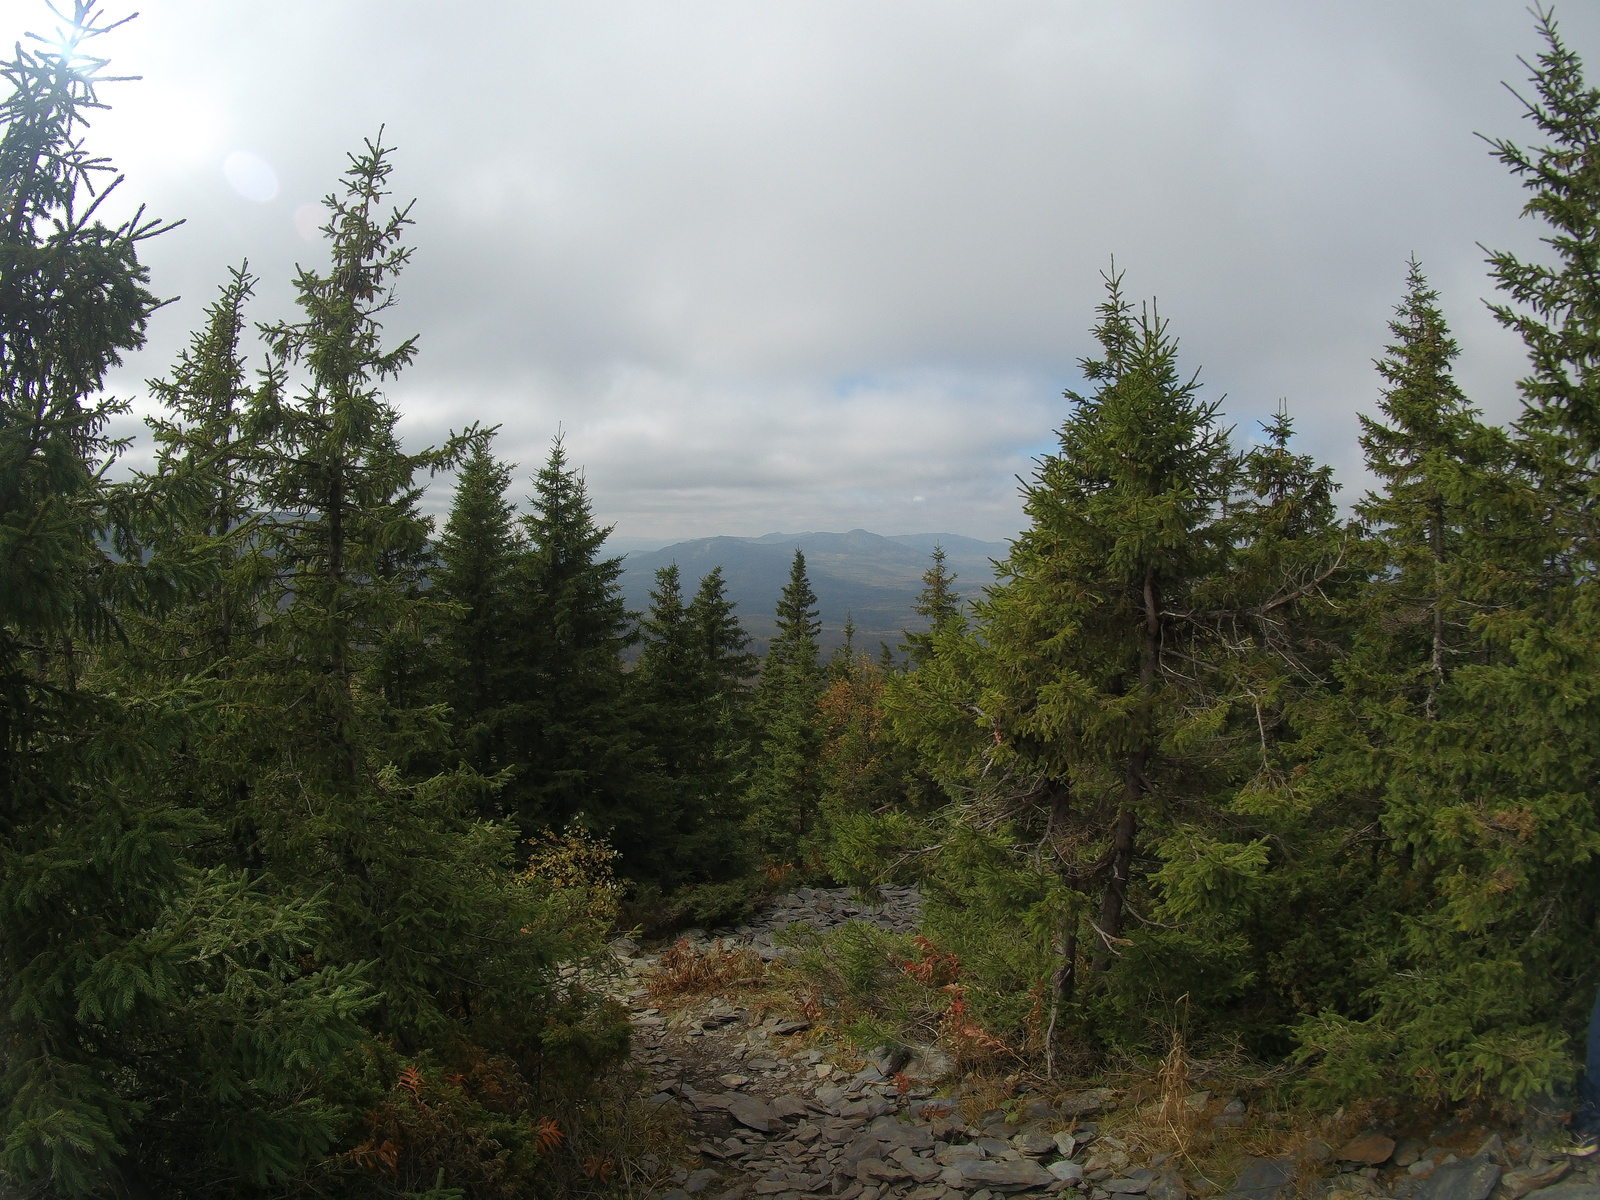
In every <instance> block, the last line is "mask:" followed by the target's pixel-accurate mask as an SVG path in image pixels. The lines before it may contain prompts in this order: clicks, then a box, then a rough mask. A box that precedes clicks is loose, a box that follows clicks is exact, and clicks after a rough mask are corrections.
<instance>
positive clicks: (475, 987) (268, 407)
mask: <svg viewBox="0 0 1600 1200" xmlns="http://www.w3.org/2000/svg"><path fill="white" fill-rule="evenodd" d="M390 172H391V165H390V161H389V152H388V151H387V150H386V149H385V148H384V147H383V146H382V145H381V143H379V142H368V143H367V145H366V147H365V149H364V150H363V151H362V152H361V153H359V154H355V155H352V156H351V158H350V165H349V168H348V170H347V171H346V173H345V179H344V184H345V186H344V190H343V191H342V192H339V193H335V194H334V195H331V196H330V197H329V198H328V199H327V201H326V206H327V211H328V221H327V223H326V225H324V227H323V232H324V234H325V235H326V237H327V239H328V242H329V247H330V250H331V254H332V261H331V263H330V264H329V266H328V268H327V269H326V270H325V271H317V270H314V269H311V268H301V269H300V271H299V273H298V276H297V278H296V288H297V292H298V295H299V303H300V309H301V313H300V319H299V320H298V321H294V322H279V323H277V324H274V325H271V326H269V327H267V328H266V330H265V332H266V334H267V337H268V340H269V345H270V346H271V348H272V351H273V359H272V361H271V362H270V363H269V367H268V370H267V373H266V375H265V377H264V380H263V383H262V386H261V388H260V389H259V390H258V391H257V393H256V396H255V397H254V400H253V402H252V406H251V411H250V414H249V419H248V421H247V424H246V428H247V430H248V431H249V432H250V434H251V435H252V436H253V437H255V438H257V439H258V441H259V451H258V461H259V462H260V464H261V467H260V471H259V476H258V479H257V484H256V486H257V489H258V494H259V496H260V503H261V505H262V507H263V509H265V510H266V513H267V514H270V515H269V516H267V517H266V518H264V520H263V524H262V527H261V530H260V533H259V535H258V538H259V543H260V545H261V548H262V553H263V556H264V558H265V559H266V560H267V562H268V563H269V564H270V568H271V573H270V575H269V576H268V578H267V579H266V580H265V582H264V586H263V590H262V592H261V595H260V598H259V602H258V603H259V608H258V613H257V626H258V628H257V631H256V634H255V640H254V642H253V644H252V646H251V647H250V649H249V651H248V653H241V655H240V659H239V661H238V663H237V668H236V669H235V670H233V671H231V672H230V673H229V680H228V684H229V690H228V693H227V699H228V702H229V710H230V713H231V715H232V717H233V721H232V724H231V727H230V728H229V730H228V731H227V737H226V738H219V739H218V742H217V746H216V752H217V753H219V754H221V755H223V756H226V757H228V758H230V759H232V760H234V761H238V762H244V763H249V764H250V765H251V768H252V770H251V776H250V779H249V781H248V789H247V793H246V795H245V796H244V797H243V799H242V800H241V801H240V803H242V804H243V805H244V806H245V807H246V809H247V811H248V812H249V814H250V816H251V818H252V820H253V822H254V824H255V826H256V828H257V829H258V830H259V835H260V848H259V853H260V856H261V859H262V862H263V871H264V873H265V877H266V878H267V879H268V880H270V881H271V882H272V883H273V884H274V885H275V886H277V887H278V888H280V889H281V890H282V891H283V893H284V894H285V895H319V896H322V897H324V898H325V903H326V906H327V913H328V926H327V929H326V932H325V933H324V935H323V936H322V937H321V938H320V939H319V942H318V946H317V957H318V959H319V960H320V961H324V962H328V963H333V964H341V965H348V966H350V967H352V968H355V967H359V969H360V970H361V971H362V973H363V976H364V977H365V978H366V979H368V980H370V981H371V984H372V986H373V988H374V990H375V993H376V998H377V1003H376V1005H375V1006H374V1008H373V1010H372V1013H371V1016H370V1017H369V1020H368V1027H369V1029H370V1031H371V1032H372V1033H373V1034H374V1035H376V1036H378V1037H381V1038H382V1039H384V1040H385V1042H386V1043H387V1044H388V1045H390V1046H392V1047H393V1048H394V1049H395V1050H397V1051H398V1052H399V1053H402V1054H415V1053H417V1052H419V1051H421V1050H423V1049H424V1048H427V1047H430V1046H432V1047H441V1048H442V1047H449V1046H452V1045H454V1046H456V1047H458V1048H459V1046H461V1045H463V1044H470V1040H471V1039H472V1038H473V1037H474V1036H488V1035H487V1034H486V1033H482V1034H481V1033H479V1032H478V1031H480V1030H484V1029H486V1028H488V1027H491V1026H493V1025H494V1024H495V1022H498V1021H505V1020H509V1019H511V1014H513V1013H516V1012H518V1011H519V1010H520V1011H523V1012H527V1011H537V1010H538V1009H539V1008H540V1006H541V1004H542V1003H543V1001H542V1000H541V995H542V989H544V988H546V987H547V985H548V984H549V983H550V982H551V981H552V977H551V974H550V972H551V971H552V970H553V965H552V964H551V962H550V957H549V956H550V955H551V954H552V953H553V952H554V951H553V948H552V946H551V945H550V944H549V943H548V942H545V941H542V940H541V938H540V937H539V936H537V935H536V934H535V933H534V932H533V931H534V930H536V929H537V928H538V926H539V924H540V922H539V919H538V902H539V897H538V896H537V895H536V894H535V893H534V892H532V891H529V890H528V889H522V888H519V887H518V886H516V885H515V883H514V881H513V880H512V878H511V876H510V874H509V871H508V868H509V866H510V863H511V855H512V850H513V835H512V831H511V830H510V829H509V828H506V827H503V826H498V825H494V824H489V823H485V822H481V821H478V820H476V819H475V811H476V808H477V806H478V804H479V803H480V801H481V797H482V795H483V793H484V791H485V789H486V788H487V787H488V786H489V784H488V782H487V781H486V780H484V779H483V777H482V776H480V775H478V774H477V773H476V772H474V771H472V770H471V769H470V768H467V767H462V768H458V769H455V770H447V771H443V772H438V771H437V770H436V769H435V768H433V767H431V766H429V765H428V764H430V763H434V762H437V761H438V760H439V759H440V758H441V757H443V756H444V754H445V751H446V749H447V747H448V745H449V727H448V724H447V721H446V714H445V712H444V710H443V709H442V708H441V707H439V706H432V705H428V704H426V703H423V702H422V701H421V700H420V698H418V697H417V696H415V695H414V694H413V693H412V692H411V691H410V689H408V688H406V687H404V686H396V681H395V677H394V675H393V673H392V671H391V669H390V668H391V665H392V661H391V657H390V652H391V650H392V648H393V647H394V646H395V644H396V642H397V639H409V638H412V637H414V636H415V631H417V630H421V629H431V628H437V626H438V623H439V622H440V620H441V619H442V616H443V605H442V602H440V601H438V600H436V599H433V598H431V597H430V596H429V595H427V594H426V592H424V591H423V589H422V588H421V587H420V581H419V579H418V578H417V576H418V573H419V572H418V571H417V563H418V559H419V555H420V552H419V551H418V550H417V547H419V545H423V544H425V543H426V540H427V534H428V526H427V523H426V521H425V520H423V519H422V518H420V517H419V516H418V515H417V512H416V496H417V491H418V484H417V481H416V476H417V475H418V473H419V472H429V471H432V470H435V469H439V468H443V467H445V466H447V465H449V464H451V463H453V462H454V461H456V460H457V458H458V457H459V456H460V454H461V453H462V452H463V451H464V449H465V448H466V446H465V443H467V442H469V441H470V435H469V436H467V437H465V438H458V439H455V440H453V441H452V442H451V443H450V444H449V445H448V446H447V447H445V448H444V449H439V450H424V451H421V452H418V453H408V452H405V451H403V450H402V449H401V448H400V447H399V444H398V440H397V438H396V436H395V433H394V425H395V421H396V412H395V410H394V408H393V407H392V405H390V403H389V402H388V400H387V399H386V397H385V396H384V394H383V392H382V390H381V387H382V384H383V382H384V381H385V380H386V379H388V378H391V377H393V376H394V375H395V374H396V373H397V372H399V371H400V370H401V369H402V368H403V367H404V366H406V365H407V364H408V363H409V362H410V361H411V359H412V357H413V355H414V352H415V342H414V340H406V341H402V342H400V343H399V344H398V345H395V346H392V347H391V346H385V344H384V338H383V334H382V329H381V325H380V319H381V317H382V315H383V314H384V313H385V312H386V311H387V310H388V309H389V308H390V307H391V305H392V302H393V291H392V288H393V281H394V278H395V275H396V273H397V272H398V271H399V270H400V269H401V268H403V266H404V265H405V263H406V261H407V259H408V257H409V251H408V250H407V248H406V247H405V246H404V244H403V242H402V240H401V239H402V236H403V234H404V231H405V228H406V226H407V225H408V224H409V219H408V217H407V215H406V210H404V209H394V210H390V211H387V212H386V211H385V199H386V196H387V181H388V178H389V175H390ZM414 767H421V770H420V772H419V771H418V770H414V769H413V768H414Z"/></svg>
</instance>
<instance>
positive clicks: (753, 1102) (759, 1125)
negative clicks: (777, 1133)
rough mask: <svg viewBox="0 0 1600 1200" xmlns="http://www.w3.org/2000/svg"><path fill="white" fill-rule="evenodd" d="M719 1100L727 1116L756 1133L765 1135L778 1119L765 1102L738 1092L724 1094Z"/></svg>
mask: <svg viewBox="0 0 1600 1200" xmlns="http://www.w3.org/2000/svg"><path fill="white" fill-rule="evenodd" d="M720 1099H721V1100H722V1102H723V1107H725V1108H726V1109H727V1110H728V1115H729V1116H730V1117H732V1118H733V1119H734V1120H735V1121H737V1122H739V1124H741V1125H743V1126H746V1127H747V1128H749V1129H754V1130H755V1131H756V1132H757V1133H766V1132H767V1131H768V1130H769V1129H771V1128H772V1125H773V1122H775V1121H776V1120H777V1119H778V1118H777V1117H775V1116H774V1115H773V1113H772V1109H770V1108H768V1107H767V1105H766V1102H765V1101H762V1100H758V1099H756V1097H754V1096H745V1095H742V1094H740V1093H739V1092H725V1093H724V1094H723V1095H722V1096H721V1097H720Z"/></svg>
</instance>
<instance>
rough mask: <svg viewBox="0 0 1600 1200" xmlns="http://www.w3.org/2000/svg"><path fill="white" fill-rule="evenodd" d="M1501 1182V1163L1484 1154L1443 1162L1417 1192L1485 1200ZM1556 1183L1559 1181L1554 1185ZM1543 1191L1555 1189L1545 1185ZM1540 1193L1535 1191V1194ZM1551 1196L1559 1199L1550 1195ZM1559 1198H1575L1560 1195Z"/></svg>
mask: <svg viewBox="0 0 1600 1200" xmlns="http://www.w3.org/2000/svg"><path fill="white" fill-rule="evenodd" d="M1499 1182H1500V1166H1499V1164H1498V1163H1495V1162H1492V1161H1490V1160H1489V1159H1487V1158H1477V1157H1473V1158H1462V1159H1457V1160H1456V1161H1455V1162H1453V1163H1442V1164H1440V1165H1439V1166H1438V1167H1437V1168H1435V1170H1434V1172H1433V1174H1432V1175H1430V1176H1428V1178H1427V1179H1426V1180H1424V1181H1423V1184H1422V1186H1421V1187H1420V1188H1418V1189H1417V1192H1416V1195H1417V1197H1418V1200H1488V1198H1489V1193H1490V1192H1492V1191H1494V1185H1495V1184H1497V1183H1499ZM1557 1186H1559V1185H1557ZM1544 1190H1545V1191H1555V1190H1556V1189H1555V1188H1546V1189H1544ZM1540 1194H1541V1193H1539V1192H1535V1193H1534V1195H1540ZM1551 1200H1558V1198H1556V1197H1552V1198H1551ZM1560 1200H1578V1197H1575V1196H1574V1197H1570V1198H1566V1197H1562V1198H1560Z"/></svg>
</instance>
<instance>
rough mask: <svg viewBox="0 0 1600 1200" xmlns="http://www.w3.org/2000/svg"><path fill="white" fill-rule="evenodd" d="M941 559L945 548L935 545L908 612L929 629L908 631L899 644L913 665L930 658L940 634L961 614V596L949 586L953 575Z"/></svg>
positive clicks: (953, 577) (952, 581) (953, 580)
mask: <svg viewBox="0 0 1600 1200" xmlns="http://www.w3.org/2000/svg"><path fill="white" fill-rule="evenodd" d="M944 560H945V553H944V547H943V546H935V547H934V548H933V562H932V563H931V564H930V565H929V567H928V569H927V570H926V571H924V572H923V573H922V590H921V591H920V592H918V593H917V598H916V600H915V601H913V603H912V605H911V611H912V612H914V613H916V614H917V616H919V617H921V618H922V619H923V620H925V621H926V622H927V623H928V628H927V629H926V630H923V631H921V632H918V633H912V632H910V631H907V632H906V634H905V640H904V641H903V642H901V644H900V649H901V650H902V651H903V652H904V653H905V654H906V655H908V656H909V657H910V659H911V662H912V664H913V665H915V666H921V665H923V664H925V663H926V662H927V661H928V660H929V659H930V658H932V657H933V655H934V653H935V649H934V647H935V643H936V641H937V639H938V636H939V634H940V633H941V632H943V631H944V630H946V629H949V628H950V627H951V626H952V625H953V624H954V623H955V621H956V619H957V618H958V617H960V615H961V596H960V595H959V594H958V593H957V592H956V590H955V588H954V587H952V586H951V585H952V584H954V583H955V581H956V577H955V576H954V575H952V574H951V573H950V572H949V571H947V570H946V569H945V565H944Z"/></svg>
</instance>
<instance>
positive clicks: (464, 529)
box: [434, 431, 522, 774]
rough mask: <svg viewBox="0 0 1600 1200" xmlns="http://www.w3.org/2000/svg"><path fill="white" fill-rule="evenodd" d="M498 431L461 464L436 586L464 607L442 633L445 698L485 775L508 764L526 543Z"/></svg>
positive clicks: (462, 740) (469, 755)
mask: <svg viewBox="0 0 1600 1200" xmlns="http://www.w3.org/2000/svg"><path fill="white" fill-rule="evenodd" d="M492 444H493V431H485V432H484V433H483V434H482V435H481V436H480V437H478V438H475V439H474V440H473V443H472V447H471V449H470V450H468V452H467V456H466V458H465V460H463V462H462V464H461V470H460V474H459V475H458V476H457V480H456V492H455V498H454V500H453V501H452V502H451V505H450V516H449V518H448V519H447V520H446V522H445V527H444V533H443V535H442V536H441V537H440V538H439V545H438V555H439V570H438V572H437V573H436V575H435V576H434V585H435V587H436V588H437V589H438V594H439V596H440V597H441V598H442V599H445V600H448V601H450V602H451V603H452V604H454V605H456V606H457V610H456V612H455V613H454V614H453V615H452V616H451V617H450V618H449V619H448V620H447V621H446V623H445V626H444V633H443V638H442V641H443V659H444V661H443V664H442V668H443V670H442V673H443V677H444V684H443V688H442V696H443V698H444V700H445V701H446V703H448V704H449V705H450V712H451V723H452V725H453V727H454V730H455V738H456V743H457V745H458V746H459V747H460V749H461V751H462V753H463V754H465V756H466V759H467V761H468V762H469V763H471V764H472V765H473V766H474V767H475V768H476V769H478V770H479V771H481V772H483V773H485V774H494V773H496V772H498V771H500V770H502V769H504V768H505V767H506V766H508V765H509V763H510V759H509V757H508V751H507V747H506V745H505V731H504V728H503V724H504V717H505V712H504V710H505V706H506V703H507V701H508V698H509V697H508V693H507V688H506V679H507V670H508V664H507V661H506V652H507V649H506V648H507V645H508V642H509V639H510V636H511V630H510V627H509V626H510V620H511V613H510V582H511V571H512V568H513V566H514V565H515V563H516V560H517V555H518V553H520V551H521V549H522V546H521V539H520V537H519V534H518V531H517V527H516V522H515V516H514V514H515V508H514V507H513V505H512V504H511V502H510V501H509V500H508V499H507V498H506V491H507V489H508V488H509V487H510V486H511V468H510V467H509V466H507V465H506V464H505V463H502V462H499V461H497V460H496V459H495V457H494V455H493V453H492V450H491V447H492Z"/></svg>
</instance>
